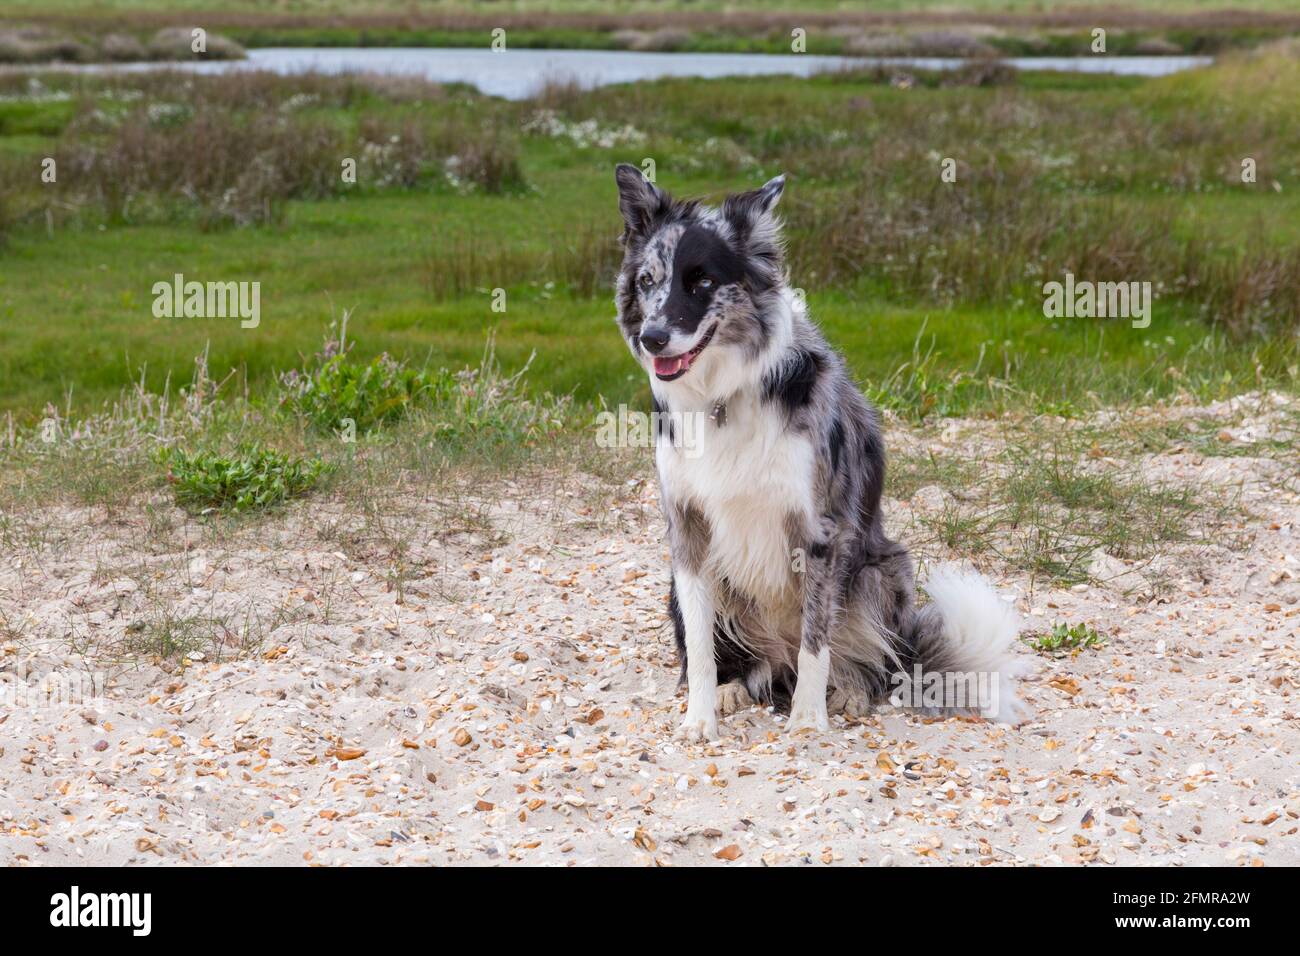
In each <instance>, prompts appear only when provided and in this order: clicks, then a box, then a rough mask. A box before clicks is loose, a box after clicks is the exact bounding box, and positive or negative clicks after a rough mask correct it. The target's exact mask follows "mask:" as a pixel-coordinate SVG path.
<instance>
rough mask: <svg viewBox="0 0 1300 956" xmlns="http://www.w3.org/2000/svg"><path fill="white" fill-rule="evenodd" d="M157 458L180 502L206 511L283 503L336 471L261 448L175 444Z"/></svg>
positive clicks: (322, 462) (198, 510)
mask: <svg viewBox="0 0 1300 956" xmlns="http://www.w3.org/2000/svg"><path fill="white" fill-rule="evenodd" d="M159 458H160V460H161V461H162V462H163V463H164V464H166V466H167V480H168V482H170V483H171V486H172V491H173V493H174V495H175V497H176V503H177V504H178V505H180V506H181V507H183V508H186V509H187V510H190V511H197V512H199V513H202V514H206V513H209V512H212V511H229V512H243V511H250V510H253V509H261V508H267V507H270V506H271V505H277V504H280V503H282V502H284V501H287V500H289V499H290V498H296V497H299V496H301V495H304V494H306V493H307V492H308V491H310V490H311V489H312V488H314V487H315V486H316V484H317V482H319V481H320V479H321V478H322V477H324V476H325V475H326V474H328V473H329V472H330V471H331V470H332V469H331V467H330V466H329V465H328V464H326V463H325V462H324V461H322V460H321V459H319V458H311V459H302V458H293V457H290V456H288V455H285V454H282V453H280V452H278V451H274V450H272V449H268V448H258V447H250V448H244V449H240V450H239V451H237V452H235V453H234V454H232V455H220V454H216V453H214V452H208V451H196V452H187V451H184V450H183V449H178V448H173V449H169V450H167V451H165V452H163V453H162V454H160V456H159Z"/></svg>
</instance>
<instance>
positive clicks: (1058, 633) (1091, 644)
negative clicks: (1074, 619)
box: [1021, 622, 1106, 656]
mask: <svg viewBox="0 0 1300 956" xmlns="http://www.w3.org/2000/svg"><path fill="white" fill-rule="evenodd" d="M1021 641H1023V642H1024V643H1025V644H1027V645H1028V646H1029V647H1032V648H1033V649H1034V650H1036V651H1038V653H1040V654H1052V655H1055V656H1060V655H1062V654H1064V653H1066V652H1074V653H1076V654H1077V653H1079V652H1081V651H1087V650H1099V649H1100V648H1102V647H1105V646H1106V640H1105V638H1103V637H1102V636H1101V635H1100V634H1098V633H1097V631H1096V630H1095V629H1093V628H1092V627H1091V626H1090V625H1088V624H1065V623H1063V622H1058V623H1056V624H1053V625H1052V629H1051V630H1050V631H1047V632H1045V633H1042V634H1030V635H1026V636H1024V637H1022V638H1021Z"/></svg>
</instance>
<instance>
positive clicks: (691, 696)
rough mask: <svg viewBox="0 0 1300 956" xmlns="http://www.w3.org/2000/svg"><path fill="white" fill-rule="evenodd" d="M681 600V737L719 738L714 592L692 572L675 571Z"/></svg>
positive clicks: (679, 600)
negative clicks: (683, 648) (683, 659)
mask: <svg viewBox="0 0 1300 956" xmlns="http://www.w3.org/2000/svg"><path fill="white" fill-rule="evenodd" d="M673 577H674V580H675V581H676V587H677V601H678V604H679V605H680V606H681V611H682V623H683V624H684V625H685V630H686V694H687V698H686V719H685V720H683V721H682V726H681V731H680V734H681V736H683V737H685V738H686V739H687V740H717V739H718V713H717V707H718V662H717V660H716V659H715V658H714V656H713V622H714V619H715V615H716V610H715V608H714V603H713V592H712V591H711V590H710V588H709V585H708V584H707V583H706V582H705V581H704V580H703V579H702V578H701V577H699V575H697V574H695V573H694V572H692V571H685V570H681V569H678V570H675V571H674V572H673Z"/></svg>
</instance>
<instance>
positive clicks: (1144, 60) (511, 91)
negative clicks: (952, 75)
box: [69, 47, 1212, 99]
mask: <svg viewBox="0 0 1300 956" xmlns="http://www.w3.org/2000/svg"><path fill="white" fill-rule="evenodd" d="M969 62H971V61H969V60H963V59H956V58H940V57H842V56H813V55H811V54H785V55H774V54H768V53H638V52H632V51H625V50H506V51H503V52H500V53H494V52H492V51H491V50H489V49H486V48H473V49H461V48H440V47H330V48H302V47H266V48H263V49H256V50H250V51H249V52H248V59H247V60H233V61H219V62H218V61H210V62H203V63H185V64H175V63H132V64H120V65H106V64H101V65H95V66H89V67H70V68H69V69H79V70H92V71H112V72H118V71H130V70H149V69H164V68H173V69H174V68H177V67H179V68H181V69H188V70H193V71H195V72H198V73H227V72H233V71H238V70H270V71H272V72H275V73H286V74H288V73H302V72H308V71H315V72H320V73H384V74H390V75H398V76H420V77H423V78H425V79H428V80H433V81H436V82H440V83H451V82H459V83H468V84H471V85H473V86H475V87H477V88H478V89H479V90H481V91H482V92H484V93H488V94H490V95H492V96H501V97H504V98H506V99H523V98H525V97H527V96H529V95H530V94H532V93H533V92H535V91H536V90H537V88H538V87H539V86H541V84H543V83H544V82H546V81H547V80H555V79H570V78H573V79H576V80H578V82H580V83H582V84H583V85H586V86H604V85H607V84H610V83H630V82H634V81H636V80H650V79H658V78H660V77H669V76H694V77H719V76H768V75H779V74H789V75H794V76H810V75H812V74H814V73H819V72H823V71H826V70H836V69H842V68H844V67H847V66H872V65H877V64H880V65H894V66H901V67H911V68H914V69H928V70H950V69H954V68H956V67H960V66H963V65H965V64H967V63H969ZM1002 62H1004V63H1006V64H1007V65H1009V66H1013V67H1015V68H1017V69H1034V70H1063V71H1066V72H1072V73H1114V74H1127V75H1137V76H1163V75H1165V74H1168V73H1176V72H1179V71H1181V70H1187V69H1192V68H1193V67H1198V66H1205V65H1207V64H1209V63H1210V62H1212V59H1211V58H1210V57H1200V56H1079V57H1019V58H1015V57H1013V58H1009V59H1006V60H1003V61H1002Z"/></svg>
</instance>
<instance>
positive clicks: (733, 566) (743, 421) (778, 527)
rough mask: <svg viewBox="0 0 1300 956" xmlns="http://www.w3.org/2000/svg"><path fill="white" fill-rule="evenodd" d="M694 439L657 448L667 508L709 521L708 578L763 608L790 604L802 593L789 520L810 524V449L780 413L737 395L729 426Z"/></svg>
mask: <svg viewBox="0 0 1300 956" xmlns="http://www.w3.org/2000/svg"><path fill="white" fill-rule="evenodd" d="M682 414H695V415H703V416H706V417H707V414H708V412H706V411H705V410H704V409H703V408H700V409H694V410H690V411H686V412H683V413H682ZM694 434H695V435H696V436H698V442H699V444H698V447H696V448H691V449H687V448H682V447H674V446H673V445H672V444H670V443H669V442H668V441H667V439H666V438H661V440H660V443H659V446H658V448H657V449H656V458H657V461H658V465H659V480H660V485H661V493H662V494H663V495H664V500H665V502H666V503H669V504H671V503H673V502H680V503H683V504H684V503H687V502H689V503H690V504H691V505H693V506H694V507H695V508H697V509H699V510H700V511H701V512H702V513H703V515H704V516H705V518H706V519H707V520H708V523H709V530H710V540H709V550H708V556H707V558H706V561H705V567H704V572H705V573H706V574H708V575H711V576H717V577H725V578H726V579H727V580H728V581H729V582H730V583H731V584H732V586H733V587H736V588H738V589H740V590H741V591H742V592H743V593H744V594H746V595H747V596H749V597H750V598H752V599H754V600H756V601H758V602H759V603H760V604H763V605H767V606H774V605H782V604H786V603H788V602H789V601H790V600H791V599H792V597H794V596H795V594H796V593H797V590H798V574H797V572H796V568H797V567H798V562H797V558H798V556H797V555H796V554H794V553H793V551H792V547H793V545H792V543H791V541H790V540H789V536H788V526H789V519H790V517H791V516H792V515H797V516H800V517H801V518H803V519H805V520H810V519H811V517H812V512H813V502H812V495H811V490H812V487H813V452H812V446H811V444H810V442H809V441H808V440H807V439H806V438H805V437H803V436H802V435H799V434H796V433H793V432H790V431H789V430H787V428H786V427H785V421H784V415H782V414H781V412H780V411H779V410H778V409H775V408H773V407H772V406H771V405H767V404H763V403H760V402H759V401H758V400H757V399H756V398H749V399H745V398H742V397H739V396H737V397H735V398H733V400H732V401H731V402H730V403H729V404H728V407H727V411H726V422H725V424H722V425H718V424H715V423H714V422H712V421H708V422H707V423H705V424H703V426H702V427H699V428H698V429H696V430H695V431H694Z"/></svg>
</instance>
